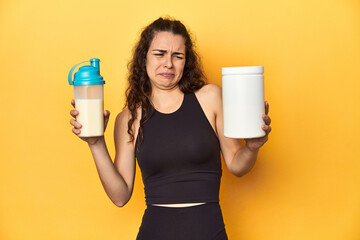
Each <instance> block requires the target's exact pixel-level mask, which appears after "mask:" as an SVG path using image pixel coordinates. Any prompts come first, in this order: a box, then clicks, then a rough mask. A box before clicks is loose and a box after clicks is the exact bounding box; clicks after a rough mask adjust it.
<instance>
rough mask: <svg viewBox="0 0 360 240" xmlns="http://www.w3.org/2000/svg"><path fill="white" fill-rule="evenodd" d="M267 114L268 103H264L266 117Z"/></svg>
mask: <svg viewBox="0 0 360 240" xmlns="http://www.w3.org/2000/svg"><path fill="white" fill-rule="evenodd" d="M268 113H269V102H268V101H265V114H266V115H267V114H268Z"/></svg>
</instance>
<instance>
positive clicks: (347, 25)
mask: <svg viewBox="0 0 360 240" xmlns="http://www.w3.org/2000/svg"><path fill="white" fill-rule="evenodd" d="M165 15H170V16H173V17H175V18H178V19H180V20H182V21H183V23H184V24H185V25H186V26H188V28H189V29H190V31H191V32H192V33H193V36H194V38H195V40H196V42H197V46H198V50H199V52H200V54H201V56H202V59H203V64H204V68H205V71H206V73H207V76H208V78H209V82H211V83H216V84H218V85H221V67H229V66H258V65H260V66H264V67H265V98H266V100H268V101H269V103H270V114H269V115H270V117H271V118H272V124H271V125H272V128H273V131H272V133H271V134H270V139H269V142H268V143H266V144H265V145H264V147H263V148H262V150H261V152H260V154H259V158H258V161H257V163H256V165H255V167H254V169H253V170H252V171H251V172H250V173H249V174H248V175H246V176H245V177H243V178H236V177H235V176H232V175H231V174H230V173H229V172H228V171H227V169H226V167H225V165H223V170H224V171H223V172H224V174H223V178H222V185H221V195H220V198H221V206H222V210H223V214H224V220H225V224H226V229H227V232H228V235H229V238H230V239H244V240H267V239H271V240H282V239H284V240H288V239H291V240H297V239H299V240H304V239H306V240H310V239H316V240H317V239H326V240H333V239H334V240H335V239H341V240H343V239H346V240H357V239H360V227H359V226H360V187H359V183H360V174H359V173H360V171H359V170H360V161H359V160H360V150H359V149H360V147H359V143H360V142H359V136H360V130H359V128H360V124H359V123H360V121H359V119H360V110H359V109H360V97H359V96H360V94H359V90H360V83H359V82H360V57H359V56H360V2H359V1H357V0H328V1H320V0H315V1H314V0H297V1H284V0H273V1H266V0H251V1H250V0H248V1H243V0H240V1H229V0H222V1H216V2H209V1H205V0H202V1H194V0H184V1H161V0H153V1H134V0H132V1H109V0H102V1H95V0H88V1H70V0H61V1H60V0H56V1H45V0H33V1H27V0H19V1H14V0H2V1H1V2H0V79H1V87H0V100H1V101H0V102H1V118H0V126H1V135H0V147H1V151H0V191H1V197H0V239H4V240H20V239H21V240H23V239H37V240H42V239H44V240H45V239H46V240H48V239H52V240H57V239H66V240H68V239H87V240H91V239H109V240H110V239H125V240H126V239H135V236H136V234H137V231H138V227H139V225H140V222H141V217H142V214H143V211H144V209H145V203H144V193H143V185H142V180H141V175H140V172H139V169H137V173H136V174H137V175H136V176H137V177H136V183H135V189H134V193H133V196H132V199H131V200H130V202H129V203H128V204H127V205H126V206H125V207H123V208H117V207H116V206H115V205H113V204H112V203H111V201H110V200H109V199H108V198H107V196H106V194H105V192H104V190H103V188H102V185H101V183H100V180H99V178H98V175H97V172H96V168H95V164H94V162H93V159H92V157H91V154H90V151H89V149H88V147H87V145H86V144H85V143H84V142H82V141H80V140H79V139H77V138H76V137H75V136H74V135H73V134H72V132H71V126H70V124H69V120H70V115H69V111H70V110H71V108H72V107H71V105H70V100H71V99H72V98H73V88H72V87H71V86H69V85H68V82H67V74H68V72H69V70H70V68H71V67H72V66H73V65H75V64H76V63H79V62H81V61H85V60H89V59H90V58H92V57H97V58H100V59H101V60H102V63H101V74H102V75H103V76H104V78H105V80H106V84H105V107H106V109H109V110H110V111H111V113H112V115H111V118H110V123H109V127H108V129H107V132H106V140H107V144H108V148H109V151H110V153H111V155H112V156H114V144H113V127H114V118H115V116H116V114H117V113H118V112H119V111H121V109H122V107H123V105H124V90H125V88H126V85H127V83H126V75H127V66H126V65H127V62H128V61H129V59H130V56H131V51H132V47H133V46H134V43H135V42H136V40H137V39H138V36H139V33H140V31H141V29H142V28H143V27H144V26H146V25H147V24H149V23H150V22H152V21H153V20H155V19H156V18H158V17H159V16H165Z"/></svg>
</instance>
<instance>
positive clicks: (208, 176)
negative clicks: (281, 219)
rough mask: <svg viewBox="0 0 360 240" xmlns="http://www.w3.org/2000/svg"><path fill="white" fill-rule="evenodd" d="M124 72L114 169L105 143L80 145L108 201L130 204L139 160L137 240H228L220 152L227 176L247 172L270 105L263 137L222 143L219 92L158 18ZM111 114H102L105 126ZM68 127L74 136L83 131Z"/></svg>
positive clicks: (180, 31)
mask: <svg viewBox="0 0 360 240" xmlns="http://www.w3.org/2000/svg"><path fill="white" fill-rule="evenodd" d="M129 70H130V74H129V78H128V80H129V88H128V89H127V92H126V95H127V102H126V106H127V108H126V109H124V110H123V111H122V112H121V113H119V114H118V116H117V117H116V121H115V130H114V137H115V148H116V156H115V160H114V163H113V162H112V160H111V158H110V155H109V153H108V151H107V147H106V143H105V140H104V137H91V138H82V139H83V140H85V141H86V142H87V143H88V145H89V147H90V150H91V152H92V155H93V157H94V160H95V163H96V167H97V170H98V173H99V176H100V179H101V182H102V184H103V186H104V189H105V191H106V193H107V195H108V196H109V198H110V199H111V201H112V202H113V203H114V204H115V205H117V206H119V207H122V206H124V205H125V204H126V203H127V202H128V201H129V199H130V197H131V194H132V191H133V185H134V178H135V161H136V159H137V160H138V164H139V166H140V169H141V173H142V177H143V181H144V185H145V196H146V204H147V209H146V210H145V213H144V216H143V219H142V224H141V227H140V230H139V233H138V236H137V239H157V240H160V239H196V240H201V239H206V240H209V239H227V235H226V231H225V226H224V222H223V218H222V213H221V209H220V206H219V187H220V178H221V173H222V170H221V160H220V151H221V152H222V155H223V158H224V161H225V163H226V166H227V168H228V169H229V171H230V172H231V173H233V174H234V175H236V176H239V177H240V176H243V175H244V174H246V173H247V172H249V171H250V169H251V168H252V167H253V165H254V163H255V161H256V158H257V153H258V151H259V148H260V147H261V146H262V145H263V144H264V143H265V142H266V141H267V139H268V134H269V133H270V131H271V127H270V126H269V125H270V122H271V120H270V118H269V116H268V115H267V113H268V111H269V105H268V104H267V102H266V103H265V109H266V114H265V115H264V116H263V119H264V121H265V123H266V124H265V125H263V126H262V128H263V130H264V131H265V132H266V136H264V137H262V138H256V139H246V144H245V146H241V144H240V141H239V140H238V139H230V138H226V137H224V134H223V122H222V121H223V118H222V96H221V88H220V87H218V86H216V85H214V84H205V77H204V74H203V72H202V68H201V65H200V59H199V58H198V55H197V54H196V52H195V51H194V47H193V43H192V41H191V38H190V36H189V34H188V32H187V30H186V28H185V26H184V25H183V24H182V23H181V22H179V21H176V20H170V19H162V18H159V19H157V20H156V21H154V22H153V23H151V24H150V25H149V26H147V27H146V28H145V29H144V31H143V32H142V34H141V37H140V40H139V42H138V44H137V45H136V47H135V51H134V57H133V60H132V61H131V62H130V65H129ZM72 104H73V105H74V100H72ZM70 114H71V115H72V116H73V117H74V118H75V117H76V116H77V115H78V112H77V111H76V110H72V111H71V112H70ZM109 115H110V112H109V111H105V112H104V117H105V125H106V124H107V122H108V120H109ZM70 122H71V124H72V125H73V126H74V128H73V132H74V133H75V134H76V135H78V134H79V133H80V131H81V125H80V124H79V123H77V122H76V121H75V120H74V119H72V120H71V121H70Z"/></svg>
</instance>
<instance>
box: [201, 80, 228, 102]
mask: <svg viewBox="0 0 360 240" xmlns="http://www.w3.org/2000/svg"><path fill="white" fill-rule="evenodd" d="M195 94H196V95H197V96H198V97H199V98H203V99H204V100H206V101H217V100H218V99H219V98H221V94H222V88H221V87H220V86H218V85H216V84H212V83H209V84H206V85H204V86H203V87H202V88H200V89H199V90H197V91H196V92H195Z"/></svg>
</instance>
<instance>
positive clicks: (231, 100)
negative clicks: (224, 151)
mask: <svg viewBox="0 0 360 240" xmlns="http://www.w3.org/2000/svg"><path fill="white" fill-rule="evenodd" d="M263 73H264V67H263V66H252V67H224V68H222V75H223V76H222V95H223V96H222V97H223V124H224V136H225V137H228V138H242V139H244V138H257V137H263V136H265V134H266V133H265V131H264V130H263V129H262V128H261V125H263V124H265V122H264V120H263V119H262V114H264V113H265V103H264V76H263Z"/></svg>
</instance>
